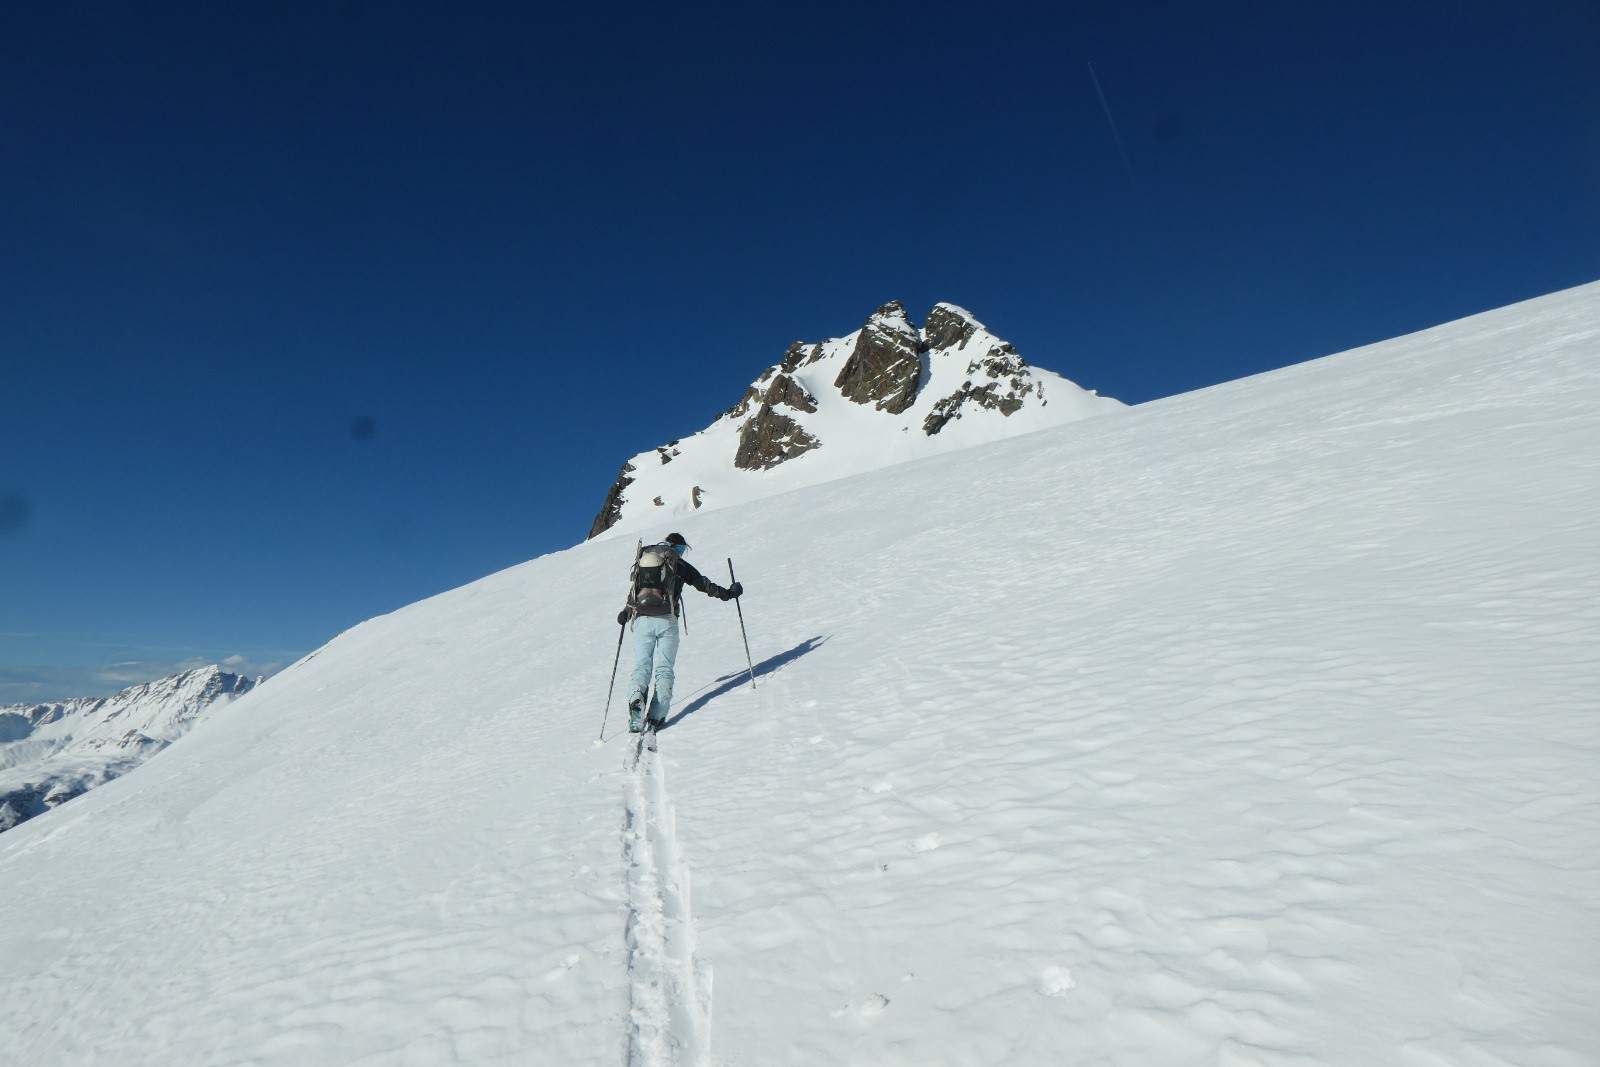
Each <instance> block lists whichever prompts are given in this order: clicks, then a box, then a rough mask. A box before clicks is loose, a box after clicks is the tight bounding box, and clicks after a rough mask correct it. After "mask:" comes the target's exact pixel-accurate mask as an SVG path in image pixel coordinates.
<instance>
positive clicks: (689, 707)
mask: <svg viewBox="0 0 1600 1067" xmlns="http://www.w3.org/2000/svg"><path fill="white" fill-rule="evenodd" d="M827 642H828V639H827V638H826V637H808V638H806V639H805V640H804V641H802V642H800V643H799V644H798V645H795V646H794V647H793V648H791V649H790V650H789V651H787V652H779V653H778V654H777V655H776V656H769V657H768V658H767V659H764V660H762V661H761V662H760V663H757V664H756V665H755V668H754V670H755V676H756V677H757V678H762V677H765V676H766V675H769V674H771V673H772V672H773V671H775V670H777V669H778V668H780V667H783V666H786V665H787V664H790V663H793V662H794V661H795V660H797V659H799V658H800V657H801V656H803V655H805V654H806V653H807V652H814V651H815V650H817V649H819V648H821V647H822V646H823V645H825V644H827ZM750 673H751V672H750V671H749V670H743V671H735V672H734V673H732V674H727V675H723V676H722V677H721V678H718V679H717V680H716V681H714V682H712V683H711V684H712V685H713V686H715V687H716V688H714V689H712V690H711V691H710V692H709V693H706V694H705V695H703V696H698V697H696V698H695V699H693V700H691V701H690V702H689V703H688V704H686V705H684V707H683V710H681V711H679V712H678V713H677V714H676V715H673V716H672V717H671V718H669V719H668V720H667V721H666V722H664V723H662V724H661V726H660V727H659V729H662V730H668V729H671V728H672V727H674V726H676V725H677V724H678V723H680V722H682V721H683V720H684V719H687V718H688V717H689V716H691V715H693V714H694V713H695V712H697V711H699V710H700V709H701V708H703V707H705V706H706V705H707V704H709V703H711V702H712V701H713V700H715V699H717V698H718V697H720V696H723V695H725V694H728V693H731V692H733V691H734V690H735V689H737V688H739V687H740V686H741V685H748V684H749V682H750Z"/></svg>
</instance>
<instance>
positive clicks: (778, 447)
mask: <svg viewBox="0 0 1600 1067" xmlns="http://www.w3.org/2000/svg"><path fill="white" fill-rule="evenodd" d="M812 410H815V408H813V409H812ZM821 443H822V442H821V441H819V440H817V439H816V438H815V437H813V436H812V435H811V434H809V433H807V432H806V430H805V428H804V427H802V426H801V425H800V424H799V423H798V422H795V421H794V420H793V419H791V418H790V417H789V416H787V415H784V414H781V413H779V412H777V411H774V410H773V407H772V405H771V404H762V405H761V409H760V410H759V411H757V412H756V413H755V416H754V417H753V418H752V419H751V420H750V421H749V422H747V423H745V424H744V429H742V430H740V431H739V449H738V451H737V452H735V453H734V456H733V465H734V466H735V467H737V468H739V469H740V470H742V471H764V470H767V469H768V468H771V467H776V466H777V465H778V464H780V463H782V462H784V461H785V460H791V459H794V458H795V457H796V456H801V455H804V454H805V453H807V452H809V451H811V450H812V449H813V448H816V447H817V446H818V445H820V444H821Z"/></svg>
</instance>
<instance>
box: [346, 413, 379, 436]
mask: <svg viewBox="0 0 1600 1067" xmlns="http://www.w3.org/2000/svg"><path fill="white" fill-rule="evenodd" d="M377 432H378V424H377V423H375V422H373V421H372V416H370V415H358V416H356V417H355V418H354V419H352V420H351V421H350V436H351V437H353V438H355V439H356V440H357V441H370V440H372V438H373V436H374V435H375V434H376V433H377Z"/></svg>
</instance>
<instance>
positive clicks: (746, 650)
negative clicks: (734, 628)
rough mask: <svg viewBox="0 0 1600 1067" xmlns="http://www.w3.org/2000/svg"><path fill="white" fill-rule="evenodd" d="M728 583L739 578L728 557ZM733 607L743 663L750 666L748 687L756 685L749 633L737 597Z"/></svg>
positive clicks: (732, 582) (734, 581)
mask: <svg viewBox="0 0 1600 1067" xmlns="http://www.w3.org/2000/svg"><path fill="white" fill-rule="evenodd" d="M728 584H729V585H738V584H739V579H737V578H735V577H734V576H733V559H732V557H730V558H729V559H728ZM733 608H734V610H735V611H737V612H738V613H739V636H740V637H742V638H744V664H745V666H746V667H749V668H750V688H751V689H754V688H755V687H756V669H755V666H754V665H752V664H751V662H750V635H749V634H747V633H745V630H744V608H742V607H740V606H739V598H738V597H734V598H733Z"/></svg>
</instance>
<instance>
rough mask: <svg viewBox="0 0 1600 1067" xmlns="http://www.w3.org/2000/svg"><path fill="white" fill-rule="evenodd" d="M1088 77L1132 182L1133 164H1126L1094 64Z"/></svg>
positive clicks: (1109, 106)
mask: <svg viewBox="0 0 1600 1067" xmlns="http://www.w3.org/2000/svg"><path fill="white" fill-rule="evenodd" d="M1089 77H1090V78H1091V79H1093V81H1094V91H1095V93H1096V94H1098V95H1099V97H1100V110H1101V111H1104V112H1105V113H1106V125H1107V126H1110V127H1111V136H1112V138H1113V139H1114V140H1115V141H1116V142H1117V154H1118V155H1119V156H1121V157H1122V169H1123V170H1125V171H1127V172H1128V181H1130V182H1131V181H1133V164H1131V163H1129V162H1128V150H1127V149H1126V148H1123V147H1122V134H1120V133H1118V132H1117V120H1116V119H1114V118H1112V117H1111V105H1110V104H1108V103H1106V91H1105V90H1104V89H1102V88H1100V76H1099V75H1098V74H1096V73H1095V72H1094V64H1093V63H1090V64H1089Z"/></svg>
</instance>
